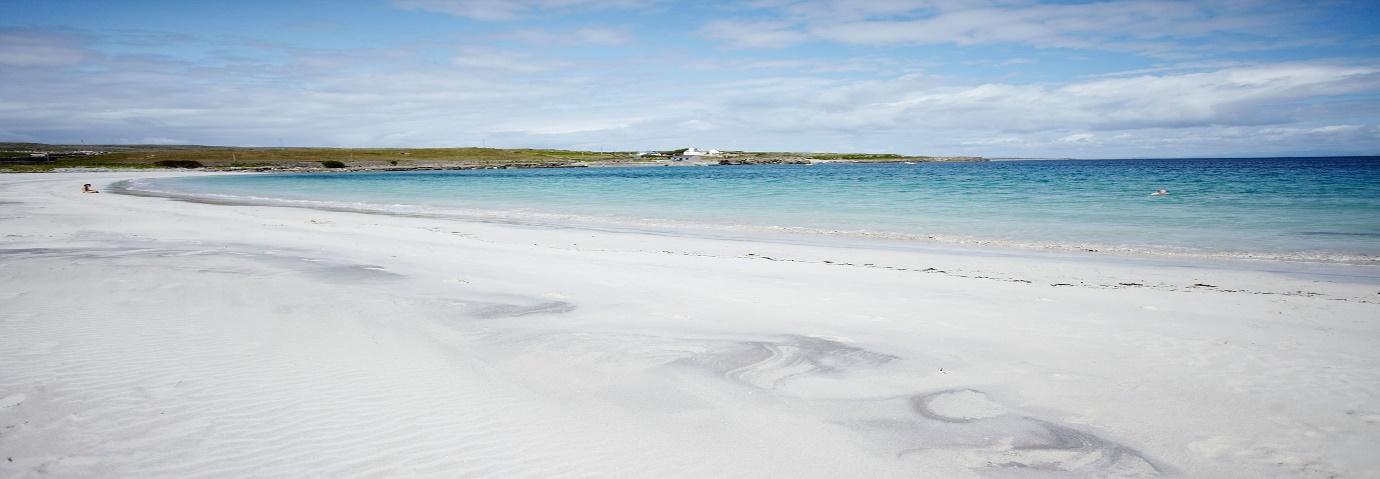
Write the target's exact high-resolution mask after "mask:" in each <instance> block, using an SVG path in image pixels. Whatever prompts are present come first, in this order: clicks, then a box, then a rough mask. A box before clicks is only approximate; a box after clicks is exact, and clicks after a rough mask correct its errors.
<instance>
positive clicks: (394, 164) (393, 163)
mask: <svg viewBox="0 0 1380 479" xmlns="http://www.w3.org/2000/svg"><path fill="white" fill-rule="evenodd" d="M388 164H390V165H393V166H398V160H388Z"/></svg>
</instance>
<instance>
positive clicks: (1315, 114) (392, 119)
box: [0, 31, 1380, 156]
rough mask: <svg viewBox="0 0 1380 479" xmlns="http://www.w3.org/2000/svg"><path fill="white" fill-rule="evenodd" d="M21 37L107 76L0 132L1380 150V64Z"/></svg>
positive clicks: (48, 75)
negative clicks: (944, 63)
mask: <svg viewBox="0 0 1380 479" xmlns="http://www.w3.org/2000/svg"><path fill="white" fill-rule="evenodd" d="M5 33H9V32H8V31H7V32H5ZM23 33H24V34H25V36H24V38H25V40H24V41H20V42H16V41H8V43H4V45H8V46H10V47H11V50H9V52H10V53H11V55H13V58H31V57H33V56H34V55H36V54H37V53H35V52H44V51H48V50H46V49H48V48H50V46H52V45H57V46H58V47H60V49H61V51H63V52H65V53H64V55H66V58H68V59H69V60H68V61H71V60H70V59H76V60H75V61H77V62H78V63H75V64H76V65H81V66H82V68H84V69H90V70H91V71H99V72H101V74H99V75H85V74H72V73H71V71H70V69H68V68H47V67H41V68H37V67H36V68H0V84H4V85H6V86H5V88H3V89H0V140H4V139H26V140H38V141H52V142H64V141H66V142H75V141H78V140H87V141H88V142H90V143H97V142H103V141H121V139H159V138H162V139H176V141H178V142H188V143H196V144H237V145H276V144H278V142H279V141H280V139H281V141H282V142H283V143H284V144H292V145H322V146H414V147H418V146H454V145H477V144H487V145H490V146H532V147H561V148H591V149H613V150H632V149H642V148H661V149H665V148H671V147H675V146H677V145H681V146H683V145H686V144H696V145H701V146H703V147H715V148H719V149H763V150H814V151H827V150H851V151H859V150H861V151H885V150H891V151H898V152H902V153H917V154H976V155H991V156H1059V155H1066V156H1184V155H1216V154H1241V153H1250V152H1263V153H1268V154H1280V153H1287V152H1295V153H1298V152H1310V151H1319V150H1326V151H1321V152H1322V153H1329V152H1332V153H1341V152H1347V153H1376V152H1380V127H1377V126H1376V125H1375V123H1376V122H1375V119H1374V115H1373V112H1375V111H1380V110H1377V109H1378V108H1380V101H1378V100H1375V99H1374V98H1375V95H1376V94H1377V93H1380V64H1376V63H1375V61H1373V60H1356V61H1352V62H1345V63H1344V62H1275V63H1254V64H1248V63H1243V62H1241V61H1234V62H1198V63H1190V64H1179V65H1169V66H1156V67H1151V68H1146V69H1140V71H1127V72H1121V73H1120V74H1118V75H1116V76H1110V77H1098V76H1090V77H1081V78H1073V79H1066V80H1062V81H1047V82H1044V83H1015V82H1010V81H993V80H983V81H971V80H964V79H959V78H952V77H945V76H940V75H935V74H929V73H917V72H916V71H914V67H915V65H914V64H913V63H911V62H912V61H913V60H906V59H897V58H894V57H857V58H855V59H853V60H837V59H832V58H827V57H818V58H811V57H796V56H786V55H782V56H779V57H772V56H766V57H754V56H733V55H727V54H726V55H722V58H706V59H704V61H703V62H702V63H695V62H691V63H688V64H687V63H686V62H681V61H677V60H676V59H675V58H665V57H661V58H656V57H654V56H652V55H647V56H639V57H636V58H632V59H615V60H605V61H602V63H600V64H599V65H598V67H597V68H595V67H588V66H587V65H584V64H580V63H575V62H574V61H572V60H571V59H567V58H561V57H560V53H559V52H558V51H557V50H559V49H550V48H536V49H528V50H522V49H512V48H498V47H494V46H487V45H482V44H465V45H461V46H456V45H453V44H450V43H446V44H430V45H426V46H421V47H415V48H413V47H408V48H401V47H400V49H402V50H404V51H403V52H401V53H399V52H393V51H391V49H385V48H379V49H366V50H360V49H338V50H328V49H302V48H298V49H293V48H275V49H273V50H272V55H271V56H260V57H254V56H252V55H251V56H245V57H242V58H239V59H238V60H236V61H234V62H226V61H221V60H219V59H218V58H220V57H210V56H205V55H188V56H186V57H184V58H175V57H164V56H148V55H142V56H141V55H115V54H112V53H109V52H104V53H103V52H101V51H98V50H94V49H84V48H83V47H82V46H83V45H84V44H83V43H81V42H79V41H76V40H74V39H83V38H89V37H87V36H83V35H76V34H70V33H65V34H59V33H51V32H50V33H44V32H35V31H25V32H23ZM34 38H38V39H41V41H39V40H32V39H34ZM206 43H208V44H212V45H213V46H214V44H215V42H206ZM16 45H18V46H17V47H16ZM30 47H32V50H30ZM216 47H217V48H221V47H223V46H216ZM0 51H4V50H0ZM59 57H61V56H59ZM206 58H216V59H213V60H210V61H208V60H206ZM437 59H441V60H440V61H438V60H437ZM1045 61H1046V60H1045V59H1044V57H1041V63H1044V62H1045ZM671 69H674V73H675V74H664V72H666V71H670V70H671ZM725 71H731V74H725V73H724V72H725Z"/></svg>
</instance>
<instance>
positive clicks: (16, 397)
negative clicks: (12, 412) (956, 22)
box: [0, 394, 28, 409]
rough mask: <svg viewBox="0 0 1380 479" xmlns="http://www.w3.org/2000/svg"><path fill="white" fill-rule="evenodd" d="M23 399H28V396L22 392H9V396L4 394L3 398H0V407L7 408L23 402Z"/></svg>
mask: <svg viewBox="0 0 1380 479" xmlns="http://www.w3.org/2000/svg"><path fill="white" fill-rule="evenodd" d="M25 399H28V396H25V395H23V394H11V395H9V396H5V397H4V399H0V409H9V408H12V407H15V406H18V405H20V404H23V403H24V400H25Z"/></svg>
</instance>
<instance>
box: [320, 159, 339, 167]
mask: <svg viewBox="0 0 1380 479" xmlns="http://www.w3.org/2000/svg"><path fill="white" fill-rule="evenodd" d="M321 166H324V167H326V168H344V167H345V164H344V163H341V162H339V161H335V160H326V161H323V162H321Z"/></svg>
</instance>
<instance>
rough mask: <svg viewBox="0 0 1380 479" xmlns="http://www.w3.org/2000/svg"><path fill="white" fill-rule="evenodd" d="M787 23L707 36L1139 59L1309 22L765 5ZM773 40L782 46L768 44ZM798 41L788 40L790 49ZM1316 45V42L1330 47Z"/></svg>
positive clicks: (1191, 10) (884, 5) (824, 2)
mask: <svg viewBox="0 0 1380 479" xmlns="http://www.w3.org/2000/svg"><path fill="white" fill-rule="evenodd" d="M759 6H760V7H762V8H764V9H766V10H767V11H771V12H775V13H776V14H777V15H778V18H777V19H775V20H769V21H760V24H762V25H767V26H769V28H765V29H752V28H721V27H718V26H716V25H714V24H713V23H711V24H710V26H712V27H713V28H707V29H706V30H705V33H706V34H707V35H709V36H711V37H713V38H716V39H718V40H720V41H723V42H724V43H727V44H729V45H733V46H737V47H745V48H773V47H780V46H786V45H791V44H794V43H799V42H803V41H806V40H807V39H821V40H830V41H835V42H841V43H847V44H858V45H933V44H952V45H977V44H996V43H1016V44H1023V45H1034V46H1042V47H1068V48H1084V49H1099V50H1115V51H1136V52H1141V53H1148V54H1153V55H1160V56H1168V57H1173V56H1183V55H1186V54H1189V53H1192V52H1195V51H1196V52H1201V51H1202V50H1203V49H1205V48H1210V49H1211V50H1214V51H1223V50H1238V49H1261V48H1271V47H1274V46H1296V44H1297V41H1293V42H1281V41H1280V40H1279V39H1278V38H1277V37H1278V36H1279V34H1280V32H1282V31H1285V30H1287V27H1288V26H1289V25H1291V24H1292V22H1293V21H1295V20H1297V19H1298V18H1300V17H1302V16H1303V15H1300V14H1301V13H1304V12H1306V10H1302V8H1303V7H1302V6H1291V5H1282V4H1270V5H1263V6H1262V5H1259V4H1255V3H1252V2H1228V3H1221V2H1216V3H1212V2H1191V1H1135V0H1115V1H1101V2H1088V3H1077V4H1032V3H1028V2H990V1H960V2H949V1H908V0H885V1H878V2H853V1H846V0H810V1H797V2H766V3H762V4H759ZM1224 33H1225V34H1230V35H1236V36H1240V35H1249V36H1252V37H1253V40H1252V41H1251V42H1249V43H1240V42H1227V41H1219V42H1214V44H1213V45H1211V46H1210V47H1202V46H1197V45H1191V44H1190V42H1188V41H1189V40H1195V39H1203V38H1207V37H1209V36H1212V35H1217V34H1224ZM758 36H766V37H767V38H769V39H777V40H775V41H760V40H757V39H756V37H758ZM788 40H789V41H788ZM1326 41H1329V40H1328V39H1322V38H1312V39H1308V43H1310V44H1311V43H1318V42H1326Z"/></svg>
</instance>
